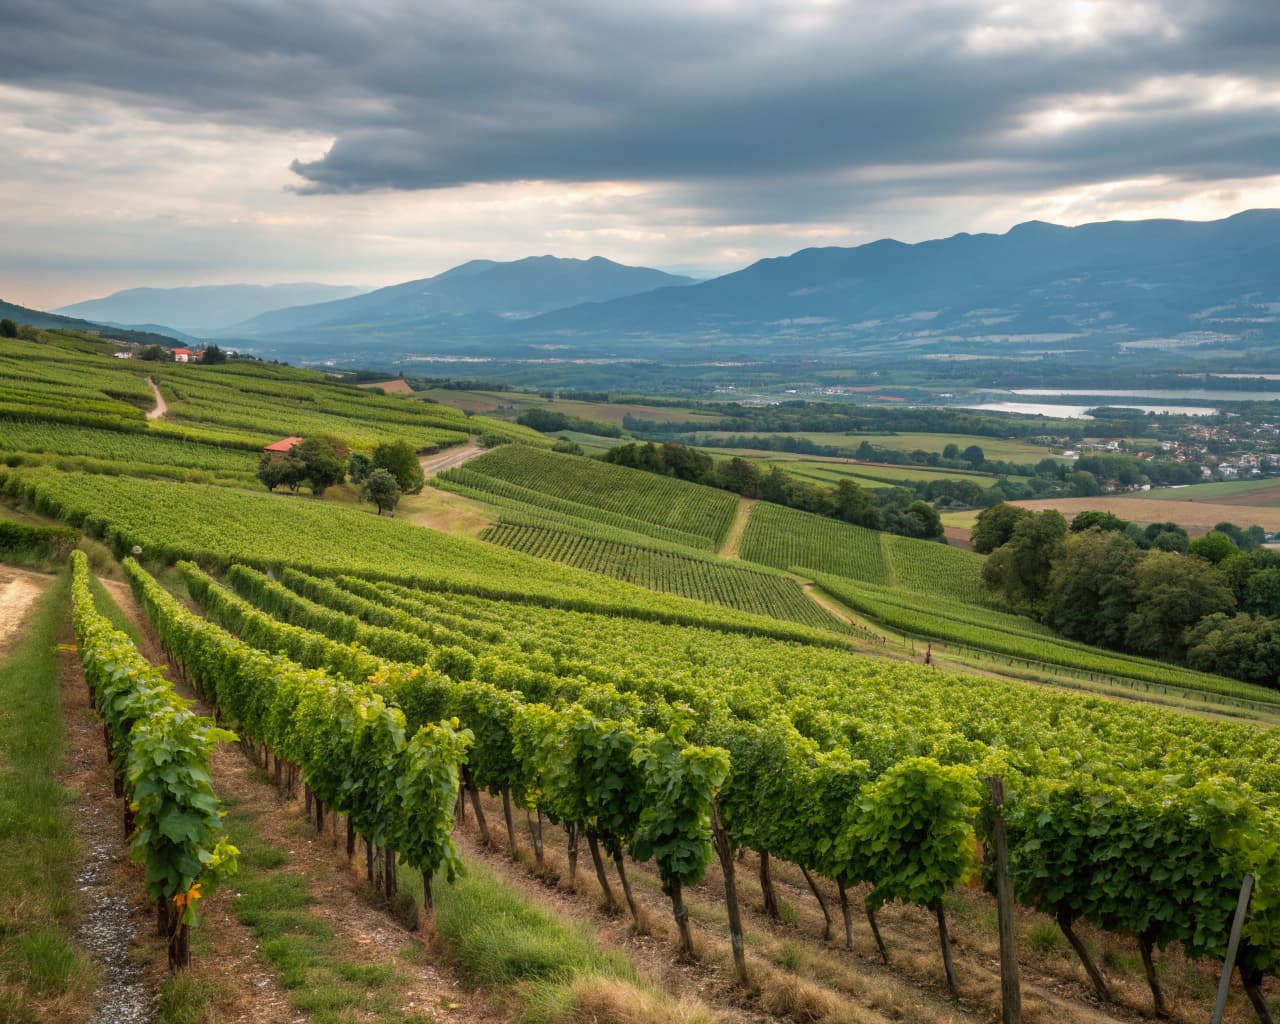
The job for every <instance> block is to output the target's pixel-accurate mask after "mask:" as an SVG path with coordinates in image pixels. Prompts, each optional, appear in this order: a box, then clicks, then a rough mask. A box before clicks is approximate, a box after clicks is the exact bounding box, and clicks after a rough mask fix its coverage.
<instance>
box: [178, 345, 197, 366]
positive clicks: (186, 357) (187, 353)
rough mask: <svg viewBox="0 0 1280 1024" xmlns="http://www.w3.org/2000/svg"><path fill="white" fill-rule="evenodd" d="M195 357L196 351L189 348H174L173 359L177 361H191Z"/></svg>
mask: <svg viewBox="0 0 1280 1024" xmlns="http://www.w3.org/2000/svg"><path fill="white" fill-rule="evenodd" d="M193 358H195V353H194V352H192V351H191V349H189V348H175V349H174V350H173V361H174V362H175V363H189V362H191V360H192V359H193Z"/></svg>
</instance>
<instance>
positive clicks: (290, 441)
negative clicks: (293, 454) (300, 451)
mask: <svg viewBox="0 0 1280 1024" xmlns="http://www.w3.org/2000/svg"><path fill="white" fill-rule="evenodd" d="M301 441H302V438H300V437H286V438H283V439H282V440H279V441H277V442H276V443H275V444H269V445H267V446H266V447H264V448H263V449H262V450H263V451H264V452H287V451H289V450H290V449H291V448H292V447H293V446H294V445H295V444H300V443H301Z"/></svg>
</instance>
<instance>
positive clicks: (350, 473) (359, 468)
mask: <svg viewBox="0 0 1280 1024" xmlns="http://www.w3.org/2000/svg"><path fill="white" fill-rule="evenodd" d="M372 472H373V463H372V462H371V461H370V459H369V456H367V455H366V454H365V453H364V452H352V453H351V457H350V458H349V459H347V477H348V479H350V481H351V482H352V483H353V484H362V483H364V482H365V480H367V479H368V478H369V474H370V473H372Z"/></svg>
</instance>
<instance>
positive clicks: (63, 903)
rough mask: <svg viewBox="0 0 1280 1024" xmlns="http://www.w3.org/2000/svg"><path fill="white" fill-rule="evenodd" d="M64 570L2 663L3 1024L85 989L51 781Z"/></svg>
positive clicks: (58, 715) (61, 811) (88, 969)
mask: <svg viewBox="0 0 1280 1024" xmlns="http://www.w3.org/2000/svg"><path fill="white" fill-rule="evenodd" d="M69 588H70V574H69V573H67V572H65V571H64V572H62V573H61V574H59V575H58V577H57V578H56V579H55V580H54V582H53V584H52V586H50V588H49V590H48V592H47V593H45V594H44V596H43V597H41V598H40V600H39V601H38V602H37V603H36V605H35V607H34V609H33V610H32V614H31V617H30V619H29V620H28V622H27V624H26V627H25V629H24V630H23V631H22V634H21V636H20V638H19V639H18V641H17V643H16V645H15V646H14V647H13V648H12V649H11V650H10V652H9V655H8V657H7V658H5V659H4V660H3V662H0V1020H4V1021H8V1022H12V1024H27V1022H37V1021H52V1020H60V1019H65V1017H66V1015H67V1013H68V1010H69V1006H70V1005H71V1004H72V1003H74V1002H77V1001H79V1000H82V999H84V998H87V996H88V995H89V994H90V992H91V991H92V985H93V979H94V973H95V972H94V968H93V965H92V962H91V961H90V959H89V958H88V956H87V955H85V954H83V953H82V952H81V951H80V950H78V949H77V948H76V947H75V945H74V944H73V942H72V935H73V933H74V931H75V926H76V886H75V871H76V858H75V856H74V855H73V854H72V853H71V851H74V850H75V848H76V837H75V829H74V826H73V824H72V818H71V810H70V805H71V803H72V801H73V799H74V796H73V794H71V793H70V792H69V791H68V790H67V789H65V788H64V787H63V786H61V785H59V783H58V781H57V778H56V776H57V772H58V769H59V768H60V766H61V764H62V759H63V732H62V702H61V699H60V696H59V688H58V684H59V675H60V670H61V663H60V657H59V654H58V650H57V645H58V643H59V641H61V640H65V639H69V622H68V619H67V606H68V603H69Z"/></svg>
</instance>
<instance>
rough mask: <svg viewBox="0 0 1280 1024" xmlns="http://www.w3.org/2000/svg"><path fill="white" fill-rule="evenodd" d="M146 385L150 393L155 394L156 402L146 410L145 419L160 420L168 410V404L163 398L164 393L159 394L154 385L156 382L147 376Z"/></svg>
mask: <svg viewBox="0 0 1280 1024" xmlns="http://www.w3.org/2000/svg"><path fill="white" fill-rule="evenodd" d="M147 386H148V387H149V388H151V393H152V394H153V395H155V396H156V404H155V406H154V407H153V408H151V409H149V410H148V411H147V419H149V420H162V419H164V418H165V415H166V414H167V413H168V412H169V406H168V404H166V402H165V400H164V395H162V394H160V389H159V388H158V387H156V382H155V381H153V380H152V379H151V378H150V377H148V378H147Z"/></svg>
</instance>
